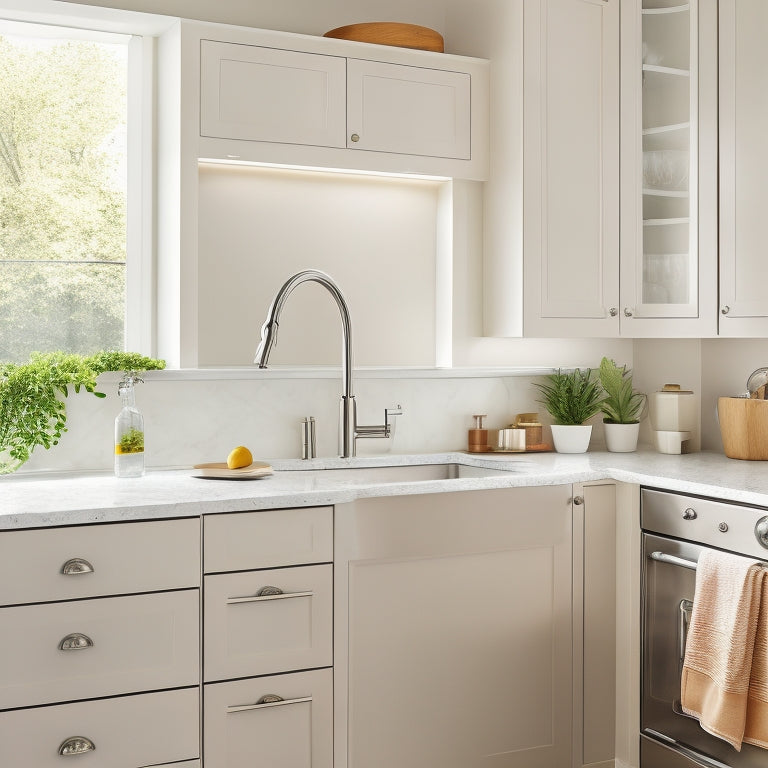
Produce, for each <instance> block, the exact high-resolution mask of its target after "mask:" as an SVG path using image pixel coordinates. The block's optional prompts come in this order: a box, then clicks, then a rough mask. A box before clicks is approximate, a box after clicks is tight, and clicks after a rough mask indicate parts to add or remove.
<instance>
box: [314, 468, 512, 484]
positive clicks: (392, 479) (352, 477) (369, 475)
mask: <svg viewBox="0 0 768 768" xmlns="http://www.w3.org/2000/svg"><path fill="white" fill-rule="evenodd" d="M509 472H510V470H509V469H490V468H486V467H474V466H470V465H468V464H457V463H449V464H400V465H398V466H389V467H339V468H329V469H314V470H308V471H307V470H304V471H302V474H306V473H311V474H312V475H313V476H314V477H317V478H318V479H323V480H327V481H329V482H342V483H345V484H357V485H380V484H382V483H418V482H428V481H430V480H461V479H464V478H470V477H498V476H503V475H506V474H509Z"/></svg>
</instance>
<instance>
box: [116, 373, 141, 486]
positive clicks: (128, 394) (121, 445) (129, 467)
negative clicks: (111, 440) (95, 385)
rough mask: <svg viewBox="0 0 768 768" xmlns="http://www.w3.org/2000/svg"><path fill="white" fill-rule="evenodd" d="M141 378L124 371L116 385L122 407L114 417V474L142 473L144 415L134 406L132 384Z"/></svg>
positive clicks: (135, 474)
mask: <svg viewBox="0 0 768 768" xmlns="http://www.w3.org/2000/svg"><path fill="white" fill-rule="evenodd" d="M140 381H142V379H140V378H139V377H138V375H137V374H136V373H134V372H132V371H128V372H126V374H125V375H124V376H123V378H122V379H121V381H120V383H119V384H118V386H117V392H118V394H119V395H120V400H121V401H122V408H121V409H120V413H119V414H118V415H117V418H116V419H115V474H116V475H117V476H118V477H141V476H142V475H143V474H144V417H143V416H142V415H141V413H139V411H138V409H137V408H136V398H135V393H134V384H135V383H136V382H140Z"/></svg>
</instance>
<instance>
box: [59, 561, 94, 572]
mask: <svg viewBox="0 0 768 768" xmlns="http://www.w3.org/2000/svg"><path fill="white" fill-rule="evenodd" d="M61 572H62V573H63V574H64V575H65V576H79V575H80V574H82V573H93V566H92V565H91V564H90V563H89V562H88V561H87V560H84V559H83V558H82V557H73V558H72V559H71V560H67V562H66V563H64V565H62V566H61Z"/></svg>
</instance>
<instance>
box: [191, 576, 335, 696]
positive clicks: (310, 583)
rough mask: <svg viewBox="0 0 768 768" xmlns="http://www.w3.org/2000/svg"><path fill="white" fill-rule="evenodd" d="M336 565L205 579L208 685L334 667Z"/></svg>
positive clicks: (205, 643)
mask: <svg viewBox="0 0 768 768" xmlns="http://www.w3.org/2000/svg"><path fill="white" fill-rule="evenodd" d="M332 617H333V566H331V565H308V566H303V567H299V568H275V569H270V570H266V571H247V572H245V573H226V574H221V575H218V576H206V577H205V619H204V622H205V642H204V647H205V659H204V663H203V669H204V677H205V681H206V682H213V681H217V680H227V679H229V678H233V677H251V676H254V675H269V674H275V673H278V672H290V671H292V670H297V669H311V668H314V667H326V666H330V665H331V664H332V663H333V619H332Z"/></svg>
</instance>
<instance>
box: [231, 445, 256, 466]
mask: <svg viewBox="0 0 768 768" xmlns="http://www.w3.org/2000/svg"><path fill="white" fill-rule="evenodd" d="M252 463H253V455H252V454H251V452H250V451H249V450H248V449H247V448H246V447H245V446H244V445H238V446H237V448H233V449H232V450H231V451H230V452H229V456H227V466H228V467H229V468H230V469H239V468H240V467H247V466H249V465H250V464H252Z"/></svg>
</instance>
